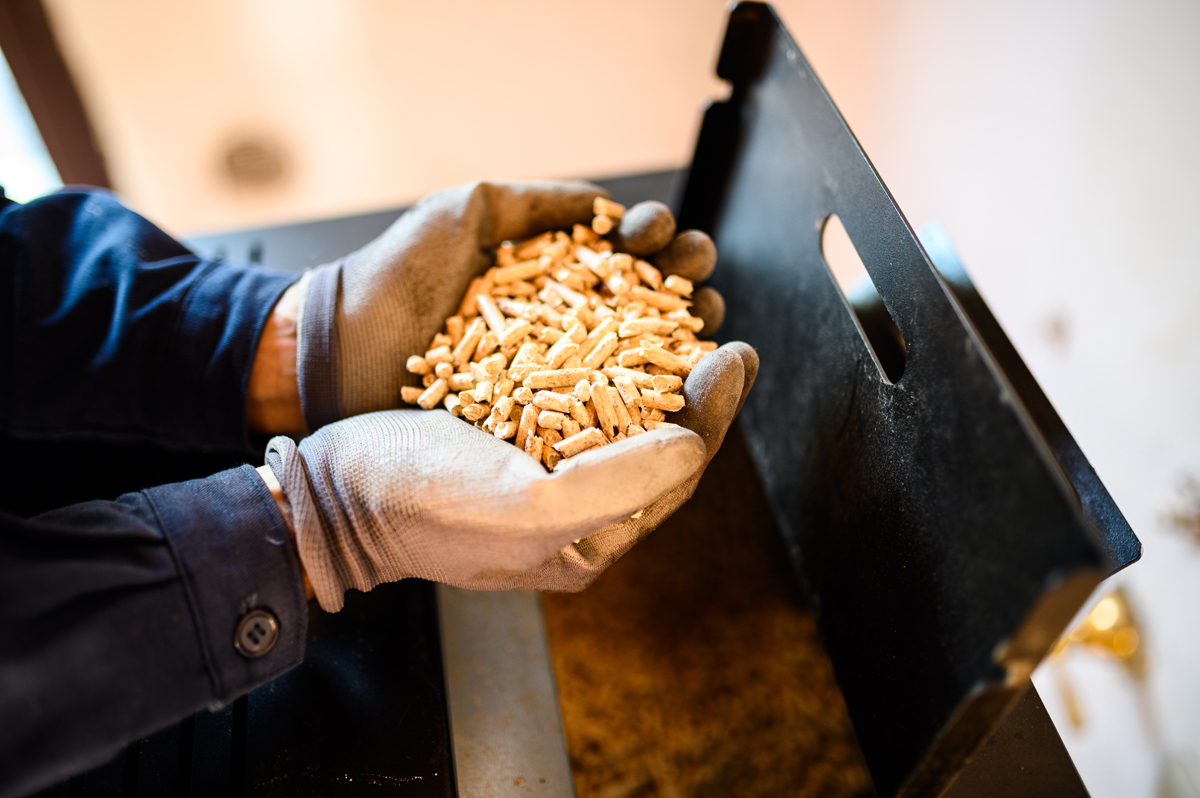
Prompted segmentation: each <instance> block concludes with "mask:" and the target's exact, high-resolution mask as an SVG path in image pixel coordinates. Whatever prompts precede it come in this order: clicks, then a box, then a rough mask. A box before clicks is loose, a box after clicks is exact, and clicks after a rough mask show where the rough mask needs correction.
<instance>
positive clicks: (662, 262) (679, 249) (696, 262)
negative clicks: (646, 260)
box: [654, 230, 717, 283]
mask: <svg viewBox="0 0 1200 798" xmlns="http://www.w3.org/2000/svg"><path fill="white" fill-rule="evenodd" d="M654 265H655V266H657V267H658V268H659V270H660V271H662V273H663V274H664V275H669V274H675V275H678V276H679V277H683V278H684V279H686V280H691V281H692V282H694V283H699V282H703V281H704V280H707V279H708V278H709V277H711V276H712V273H713V269H715V268H716V266H717V247H716V245H715V244H714V243H713V240H712V239H711V238H709V237H708V234H707V233H705V232H703V231H701V230H684V231H683V232H682V233H680V234H679V235H677V236H675V240H674V241H672V242H671V243H670V244H669V245H668V246H667V248H666V249H664V250H663V251H662V252H660V253H658V254H657V255H655V256H654Z"/></svg>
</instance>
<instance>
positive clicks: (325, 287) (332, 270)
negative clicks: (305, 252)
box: [293, 260, 343, 606]
mask: <svg viewBox="0 0 1200 798" xmlns="http://www.w3.org/2000/svg"><path fill="white" fill-rule="evenodd" d="M342 263H343V261H341V260H338V261H334V262H333V263H328V264H326V265H324V266H318V267H317V268H316V269H314V270H313V271H312V273H311V274H312V278H311V280H310V281H309V284H308V292H307V295H306V297H305V299H304V304H303V305H302V306H301V308H300V319H299V325H298V326H299V330H300V331H299V341H298V343H299V351H298V352H297V353H296V372H297V378H298V382H299V386H300V409H301V410H302V411H303V413H304V422H305V423H306V424H307V425H308V428H309V429H310V430H317V429H320V428H321V427H323V426H325V425H326V424H331V423H333V422H334V421H337V420H338V419H340V418H341V417H342V415H343V414H342V412H341V394H340V390H341V386H340V384H339V379H338V367H339V365H338V335H337V313H338V294H339V293H340V291H341V287H342ZM293 446H294V444H293ZM309 578H310V579H311V576H310V577H309ZM322 606H324V604H322Z"/></svg>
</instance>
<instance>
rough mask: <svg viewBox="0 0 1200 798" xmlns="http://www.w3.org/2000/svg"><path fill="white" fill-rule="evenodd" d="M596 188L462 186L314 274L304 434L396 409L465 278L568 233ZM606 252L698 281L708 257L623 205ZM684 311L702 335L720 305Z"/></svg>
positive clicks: (703, 298)
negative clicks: (417, 357)
mask: <svg viewBox="0 0 1200 798" xmlns="http://www.w3.org/2000/svg"><path fill="white" fill-rule="evenodd" d="M603 194H604V192H603V191H602V190H601V189H599V188H598V187H596V186H593V185H590V184H588V183H472V184H470V185H466V186H459V187H457V188H450V189H446V190H444V191H439V192H436V193H434V194H430V195H429V196H428V197H426V198H425V199H423V200H421V201H420V202H418V203H417V204H416V205H415V206H413V208H412V209H410V210H409V211H408V212H407V213H405V214H404V215H403V216H401V217H400V218H399V219H398V220H397V221H396V222H395V223H394V224H393V225H392V226H391V227H390V228H388V230H387V231H385V232H384V233H383V235H381V236H380V237H379V238H377V239H375V240H374V241H372V242H371V243H370V244H368V245H367V246H365V247H364V248H362V249H360V250H358V251H357V252H354V253H351V254H350V255H347V256H346V257H344V258H342V259H340V260H338V261H336V262H334V263H331V264H327V265H325V266H321V267H319V268H317V269H315V270H314V271H313V272H312V273H311V276H310V278H309V279H308V281H307V283H306V285H307V289H306V290H305V291H304V292H303V293H304V299H303V302H302V305H301V309H300V311H299V315H300V320H299V338H300V340H299V352H298V355H297V367H298V377H299V392H300V404H301V408H302V410H303V417H304V420H305V421H306V422H307V426H308V429H310V430H315V429H317V428H319V427H320V426H322V425H324V424H328V423H330V422H333V421H337V420H338V419H342V418H347V417H349V416H352V415H357V414H359V413H367V412H372V411H375V410H385V409H389V408H393V407H397V406H399V405H400V387H401V386H402V385H406V384H408V385H413V384H416V382H415V381H414V378H413V376H412V375H410V374H408V373H407V372H406V371H405V370H404V363H405V361H406V360H407V359H408V357H409V356H410V355H414V354H420V353H422V352H424V351H425V349H426V348H427V347H428V345H429V341H430V340H431V339H432V338H433V335H434V333H436V332H437V331H438V330H440V329H441V327H442V325H443V323H444V322H445V320H446V317H447V316H450V315H452V314H453V313H454V312H455V310H456V308H457V307H458V304H459V302H460V301H461V299H462V296H463V294H464V293H465V292H466V289H467V285H468V284H469V283H470V281H471V279H472V278H474V277H476V276H478V275H479V274H482V273H483V272H484V271H485V270H486V269H487V267H488V266H489V265H490V263H491V257H492V254H491V250H493V249H494V248H495V247H496V246H498V245H499V244H500V243H501V242H503V241H505V240H510V239H512V240H516V239H521V238H526V237H529V236H532V235H536V234H538V233H541V232H544V231H546V230H557V229H568V230H569V229H570V227H571V225H572V224H575V223H588V222H590V220H591V218H592V201H593V200H594V199H595V198H596V197H597V196H601V195H603ZM615 232H616V235H615V236H614V237H615V238H616V240H617V247H618V249H625V250H626V251H629V252H631V253H633V254H635V255H639V256H642V257H648V258H650V257H651V256H653V255H654V254H655V253H658V256H657V257H653V258H651V259H653V260H654V261H655V262H656V265H658V266H660V267H661V268H663V269H664V271H665V272H666V273H667V274H672V273H674V274H679V275H680V276H682V277H686V278H688V279H692V280H703V279H706V278H707V277H708V275H709V274H710V273H711V272H712V268H713V264H714V263H715V262H716V250H715V248H714V247H713V244H712V241H710V240H709V238H708V236H707V235H705V234H704V233H701V232H698V231H689V232H687V233H684V234H682V235H680V236H679V237H676V236H675V220H674V218H673V217H672V216H671V213H670V211H669V210H668V209H667V207H666V206H665V205H663V204H662V203H658V202H648V203H640V204H639V205H635V206H633V207H632V208H630V209H629V210H628V211H627V212H626V214H625V217H624V218H623V219H622V220H621V223H620V226H619V227H618V228H617V230H616V231H615ZM693 315H697V316H701V317H703V318H705V322H706V329H705V332H706V333H711V332H712V331H713V330H715V329H716V326H719V324H720V319H721V318H723V316H724V304H723V303H722V302H721V300H720V296H719V295H717V294H716V292H715V291H712V290H711V289H700V290H699V291H698V292H697V294H696V296H695V306H694V308H693Z"/></svg>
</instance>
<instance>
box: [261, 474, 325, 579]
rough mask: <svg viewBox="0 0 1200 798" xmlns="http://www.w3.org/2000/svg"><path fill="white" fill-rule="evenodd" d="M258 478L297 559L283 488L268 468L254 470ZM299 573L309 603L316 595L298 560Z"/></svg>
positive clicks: (297, 545)
mask: <svg viewBox="0 0 1200 798" xmlns="http://www.w3.org/2000/svg"><path fill="white" fill-rule="evenodd" d="M255 471H257V472H258V475H259V477H261V478H262V481H263V482H265V483H266V485H267V490H269V491H271V498H273V499H274V500H275V506H276V507H278V508H279V514H280V515H282V516H283V523H284V524H285V525H286V526H287V528H288V534H289V535H291V536H292V542H293V543H295V544H296V552H297V557H299V551H300V542H299V541H298V540H296V530H295V529H293V528H292V515H291V513H290V512H289V510H288V504H287V497H285V496H284V495H283V486H282V485H280V484H279V480H278V479H276V478H275V472H274V471H272V470H271V467H270V466H265V465H261V466H259V467H258V468H256V469H255ZM300 573H301V574H302V575H303V577H304V595H305V596H306V597H307V598H308V599H309V600H310V601H311V600H312V599H313V598H314V597H315V596H316V593H314V592H313V588H312V583H310V582H309V581H308V572H307V571H305V570H304V561H303V560H300Z"/></svg>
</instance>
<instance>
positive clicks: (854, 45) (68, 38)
mask: <svg viewBox="0 0 1200 798" xmlns="http://www.w3.org/2000/svg"><path fill="white" fill-rule="evenodd" d="M47 6H48V8H49V10H50V13H51V16H52V19H53V22H54V24H55V26H56V29H57V32H58V34H59V36H60V38H61V39H62V40H63V42H64V49H65V50H66V53H67V57H68V60H69V62H70V64H71V66H72V68H73V71H74V73H75V75H76V78H77V80H78V81H79V82H80V84H81V85H82V88H83V93H84V95H85V101H86V104H87V106H88V107H89V110H90V111H91V113H92V116H93V117H94V120H95V124H96V127H97V129H98V135H99V137H100V139H101V141H102V145H103V147H104V149H105V152H106V153H107V155H108V158H109V160H110V167H111V171H112V174H113V179H114V182H115V183H116V186H117V188H118V190H119V191H120V192H121V193H122V194H123V195H124V196H125V197H127V198H128V200H129V201H130V202H131V203H132V204H134V205H135V206H137V207H138V208H140V209H142V210H143V211H144V212H145V213H147V214H148V215H150V216H151V217H152V218H154V219H155V220H157V221H158V222H160V223H161V224H163V225H165V226H166V227H168V228H169V229H171V230H173V231H176V232H180V233H194V232H197V231H204V230H213V229H220V228H229V227H243V226H248V225H257V224H264V223H271V222H280V221H290V220H294V219H305V218H314V217H323V216H329V215H336V214H346V213H352V212H356V211H362V210H368V209H375V208H381V207H390V206H395V205H398V204H401V203H405V202H409V201H411V200H412V199H414V198H416V197H419V196H421V195H422V194H425V193H427V192H429V191H431V190H434V189H436V188H440V187H443V186H446V185H453V184H456V183H460V182H464V181H468V180H472V179H476V178H479V177H507V178H539V177H548V178H554V177H579V176H592V177H600V176H609V175H615V174H624V173H629V172H635V171H645V170H652V169H662V168H674V167H678V166H681V165H683V164H685V163H686V162H687V161H688V159H689V158H690V154H691V147H692V144H693V140H694V136H695V129H696V126H697V123H698V118H699V117H698V114H699V109H700V107H701V103H702V102H703V101H704V100H705V99H706V98H709V97H712V96H715V95H719V94H720V93H721V92H722V87H721V83H720V81H718V80H717V79H716V78H715V77H714V75H713V68H714V66H715V62H716V54H717V51H718V49H719V45H720V37H721V32H722V30H723V25H724V16H725V14H724V3H723V2H721V1H720V0H654V1H653V2H643V1H641V0H614V1H613V2H609V3H605V4H603V5H596V4H591V3H579V2H569V3H563V2H552V1H551V0H535V1H533V2H522V3H515V4H498V3H490V2H482V1H481V0H470V1H469V2H468V1H463V2H446V3H411V2H409V3H400V2H398V3H386V2H370V0H305V2H286V0H250V2H242V1H239V0H211V1H210V2H195V1H193V2H170V3H163V2H155V0H103V2H97V1H96V0H48V2H47ZM883 7H884V4H883V3H880V2H864V1H863V0H856V1H855V2H849V3H837V4H825V3H816V2H797V1H795V0H792V1H791V2H786V3H783V4H781V10H782V12H783V14H784V15H785V17H786V18H787V19H788V21H789V22H791V23H793V27H794V28H795V29H796V30H798V31H802V32H803V35H802V37H801V41H802V43H804V42H807V41H809V40H811V42H812V44H811V48H810V50H811V51H810V56H811V57H812V58H813V60H814V63H816V64H817V66H818V69H819V71H820V72H821V73H822V74H823V75H826V76H827V80H828V81H829V82H830V85H831V87H832V88H833V89H834V90H835V91H834V94H835V96H836V97H838V98H839V102H841V103H842V105H843V107H844V109H845V110H846V112H847V114H848V116H850V117H851V118H854V117H861V116H863V115H864V113H865V112H866V110H867V109H869V108H871V107H872V104H871V103H870V102H869V101H868V97H867V95H868V92H866V91H864V86H865V84H866V83H867V81H868V78H869V75H870V74H872V73H873V72H874V68H875V65H876V62H877V60H878V59H877V58H876V57H875V56H873V53H876V52H877V51H878V48H877V47H876V46H875V39H876V38H877V37H878V35H879V32H880V31H879V25H878V19H879V14H878V11H879V9H882V8H883ZM247 138H250V139H255V138H258V139H267V140H270V141H272V142H275V143H277V144H278V145H279V147H280V150H281V151H282V152H283V154H284V156H285V158H286V172H285V176H284V179H283V180H281V181H280V182H279V183H278V184H275V185H270V186H258V187H246V186H240V185H237V184H235V183H233V182H232V181H230V180H229V179H228V178H227V176H226V174H225V173H224V171H223V169H222V158H223V154H224V152H225V151H226V149H227V148H228V147H229V146H231V145H232V144H234V143H236V142H238V141H241V140H244V139H247Z"/></svg>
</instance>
